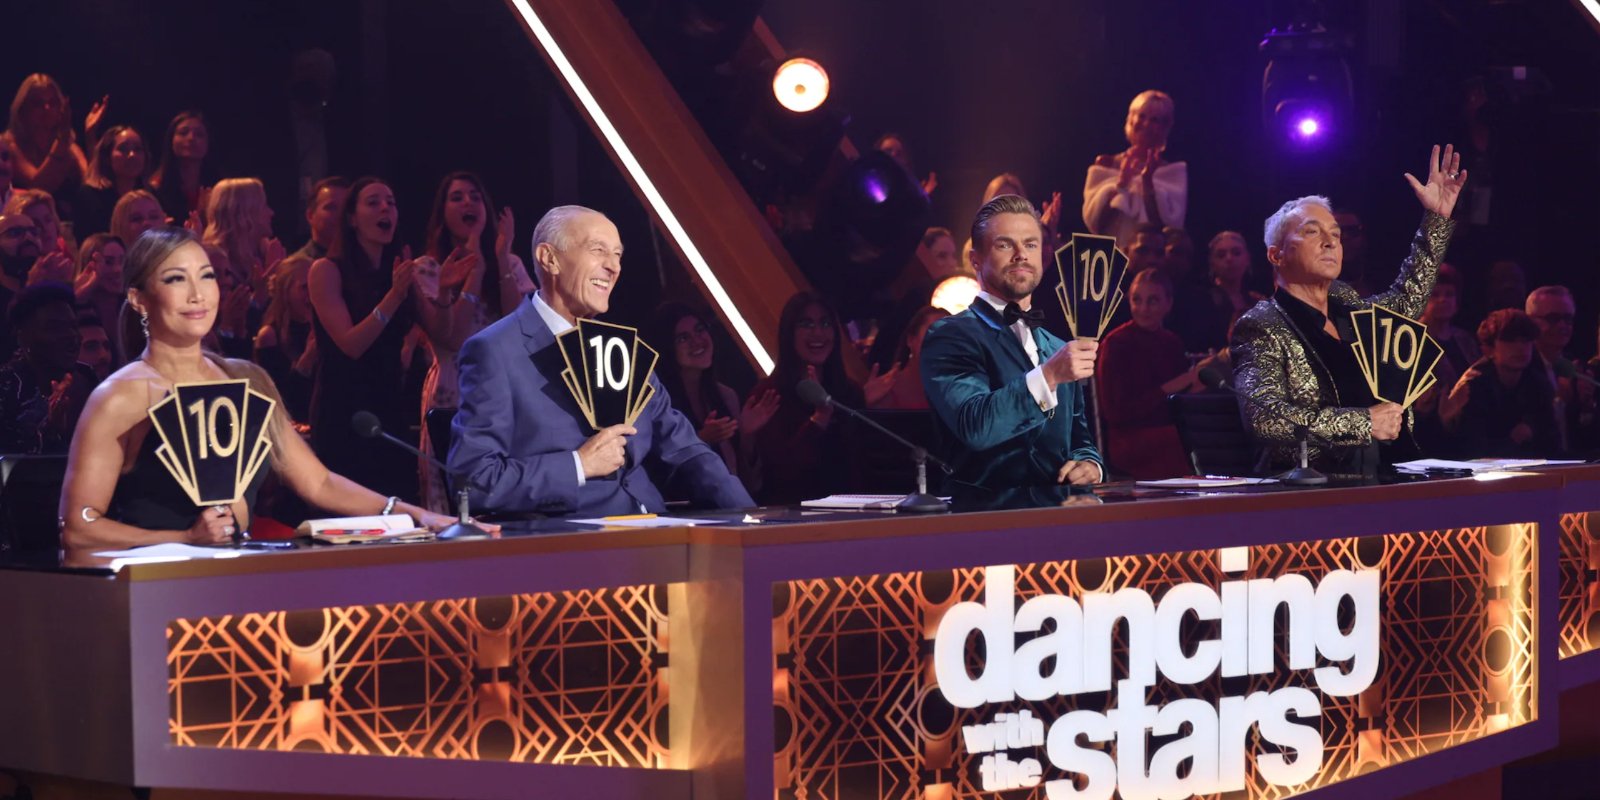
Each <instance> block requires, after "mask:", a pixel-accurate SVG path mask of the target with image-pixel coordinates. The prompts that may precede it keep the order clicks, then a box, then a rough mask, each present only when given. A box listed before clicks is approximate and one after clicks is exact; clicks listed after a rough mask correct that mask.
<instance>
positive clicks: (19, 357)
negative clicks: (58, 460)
mask: <svg viewBox="0 0 1600 800" xmlns="http://www.w3.org/2000/svg"><path fill="white" fill-rule="evenodd" d="M9 322H10V324H11V327H12V329H13V330H15V331H16V334H17V345H18V347H17V352H16V355H15V356H14V357H12V359H11V360H10V361H9V362H6V363H5V365H3V366H0V453H13V454H35V455H37V454H58V453H64V452H66V450H67V443H68V442H69V441H71V439H72V429H73V427H74V426H76V425H77V424H78V415H79V413H80V412H81V411H83V404H84V403H85V402H87V401H88V399H89V392H91V391H93V390H94V387H95V383H96V380H95V377H94V372H93V371H92V370H90V368H89V367H88V365H86V364H80V363H78V345H79V339H78V312H77V310H76V309H74V308H73V307H72V290H71V289H68V288H67V286H66V284H62V283H40V284H36V285H33V286H29V287H28V288H26V289H24V290H22V293H21V294H19V295H17V300H16V303H15V304H13V305H12V306H11V309H10V312H9Z"/></svg>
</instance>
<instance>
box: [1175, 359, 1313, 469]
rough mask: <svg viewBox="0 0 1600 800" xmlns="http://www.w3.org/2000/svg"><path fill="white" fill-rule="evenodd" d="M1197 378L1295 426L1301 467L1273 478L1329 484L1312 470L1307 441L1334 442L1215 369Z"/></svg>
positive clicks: (1200, 373) (1201, 373) (1200, 374)
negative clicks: (1238, 385) (1289, 416)
mask: <svg viewBox="0 0 1600 800" xmlns="http://www.w3.org/2000/svg"><path fill="white" fill-rule="evenodd" d="M1196 377H1198V378H1199V379H1200V382H1201V383H1203V384H1205V385H1206V388H1208V389H1221V390H1222V391H1224V392H1227V393H1229V394H1231V395H1233V396H1235V397H1240V398H1243V399H1244V400H1245V401H1246V402H1248V403H1250V404H1251V405H1254V406H1255V407H1256V408H1259V409H1261V410H1262V411H1265V412H1267V413H1268V414H1270V415H1272V416H1273V417H1276V418H1278V419H1279V420H1282V421H1284V422H1287V423H1289V424H1290V425H1293V426H1294V437H1295V439H1297V440H1298V441H1299V443H1300V466H1298V467H1295V468H1294V469H1291V470H1289V471H1288V472H1285V473H1283V474H1281V475H1274V476H1273V477H1275V478H1277V479H1278V481H1279V482H1280V483H1283V484H1286V485H1288V486H1321V485H1323V484H1326V483H1327V482H1328V476H1326V475H1324V474H1322V473H1320V472H1318V471H1316V470H1314V469H1312V468H1311V465H1310V456H1309V453H1308V444H1307V440H1309V439H1312V438H1315V439H1316V440H1317V443H1318V444H1321V445H1322V446H1324V447H1332V446H1333V443H1332V442H1329V441H1328V440H1327V439H1324V438H1322V437H1321V436H1317V435H1316V434H1314V433H1312V432H1311V429H1310V428H1308V427H1306V426H1305V425H1302V424H1300V423H1298V422H1295V421H1294V420H1292V419H1289V418H1288V417H1287V416H1285V415H1284V414H1283V413H1282V412H1280V411H1278V409H1276V408H1273V407H1272V406H1270V405H1267V404H1266V403H1264V402H1262V401H1261V400H1259V399H1257V398H1256V396H1255V395H1253V394H1249V393H1246V392H1242V391H1240V390H1238V389H1237V388H1235V387H1234V386H1233V385H1232V384H1231V383H1229V382H1228V379H1227V377H1226V376H1224V375H1223V374H1222V373H1221V372H1219V371H1217V370H1216V369H1215V368H1213V367H1206V368H1205V369H1202V370H1200V372H1199V373H1198V374H1197V375H1196Z"/></svg>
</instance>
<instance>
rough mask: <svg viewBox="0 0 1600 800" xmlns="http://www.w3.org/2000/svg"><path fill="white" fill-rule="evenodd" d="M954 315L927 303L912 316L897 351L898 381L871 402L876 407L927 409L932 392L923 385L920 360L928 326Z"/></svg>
mask: <svg viewBox="0 0 1600 800" xmlns="http://www.w3.org/2000/svg"><path fill="white" fill-rule="evenodd" d="M948 316H950V312H948V311H945V310H944V309H942V308H934V307H933V306H924V307H923V308H922V309H921V310H920V311H918V312H917V313H916V314H914V315H913V316H912V317H911V322H910V323H908V324H907V325H906V328H905V331H906V332H905V335H904V336H902V337H901V338H900V348H899V350H898V351H897V352H896V353H895V356H894V363H895V364H897V365H898V366H899V368H900V370H899V372H897V373H895V378H894V384H893V385H891V386H890V387H889V391H888V393H887V394H885V395H884V396H883V397H881V398H879V399H878V401H877V402H875V403H870V405H871V406H872V407H873V408H883V409H893V410H897V411H927V410H928V395H927V392H926V391H925V390H924V389H923V388H922V367H921V365H920V364H919V363H918V359H919V358H921V356H922V339H923V337H925V336H927V335H928V328H930V327H932V326H933V323H935V322H938V321H939V320H941V319H944V318H945V317H948Z"/></svg>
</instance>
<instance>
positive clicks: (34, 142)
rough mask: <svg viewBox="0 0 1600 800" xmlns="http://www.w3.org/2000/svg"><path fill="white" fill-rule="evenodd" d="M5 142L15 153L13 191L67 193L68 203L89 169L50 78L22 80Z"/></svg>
mask: <svg viewBox="0 0 1600 800" xmlns="http://www.w3.org/2000/svg"><path fill="white" fill-rule="evenodd" d="M91 116H92V117H98V114H97V113H94V112H91ZM91 127H93V124H92V123H91ZM5 137H6V139H8V140H9V141H10V143H11V148H12V151H13V154H14V155H13V158H14V162H13V166H12V168H13V170H14V172H13V174H12V176H11V183H12V185H13V186H16V187H17V188H19V189H43V190H45V191H47V192H50V193H52V194H57V193H61V192H68V193H69V194H67V195H66V196H67V197H68V198H71V197H72V194H70V193H72V192H76V191H77V190H78V185H79V184H81V183H82V182H83V176H84V173H86V172H87V171H88V168H89V165H88V162H87V161H86V160H85V159H84V157H83V150H82V148H80V147H78V143H77V136H76V135H75V134H74V133H73V131H72V106H71V105H70V104H69V103H68V102H67V96H66V95H65V94H63V93H62V91H61V86H60V85H58V84H57V83H56V81H55V79H54V78H52V77H50V76H49V75H46V74H44V73H42V72H35V73H34V74H32V75H29V76H28V77H26V78H24V79H23V80H22V85H21V86H18V87H17V94H16V96H15V97H14V98H12V100H11V121H10V124H9V125H8V126H7V127H6V132H5Z"/></svg>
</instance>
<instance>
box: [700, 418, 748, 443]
mask: <svg viewBox="0 0 1600 800" xmlns="http://www.w3.org/2000/svg"><path fill="white" fill-rule="evenodd" d="M738 432H739V420H736V419H734V418H733V417H724V416H722V415H721V414H718V413H717V412H715V411H712V412H711V413H710V414H707V415H706V421H705V423H704V424H702V425H701V426H700V430H699V431H698V432H697V433H698V434H699V436H700V441H703V442H705V443H706V444H722V443H723V442H726V441H728V440H729V439H732V438H733V435H734V434H735V433H738Z"/></svg>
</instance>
